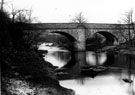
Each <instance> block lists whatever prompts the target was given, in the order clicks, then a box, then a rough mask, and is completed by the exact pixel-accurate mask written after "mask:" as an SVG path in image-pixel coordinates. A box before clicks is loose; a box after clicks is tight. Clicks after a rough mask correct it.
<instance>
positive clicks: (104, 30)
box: [26, 23, 128, 50]
mask: <svg viewBox="0 0 135 95" xmlns="http://www.w3.org/2000/svg"><path fill="white" fill-rule="evenodd" d="M30 26H31V28H30V29H26V30H34V31H38V32H41V35H44V34H45V33H59V34H61V35H64V36H66V37H67V38H69V39H70V40H71V41H74V42H75V48H76V49H77V50H85V49H86V40H87V39H88V38H91V37H92V36H93V35H94V34H95V33H99V34H101V35H103V36H104V37H105V38H106V39H107V40H109V41H112V42H113V43H114V44H118V42H119V40H120V37H119V32H120V31H121V30H122V32H124V31H128V27H127V25H120V24H99V23H85V24H78V23H32V24H30Z"/></svg>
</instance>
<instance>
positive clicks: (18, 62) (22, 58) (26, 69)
mask: <svg viewBox="0 0 135 95" xmlns="http://www.w3.org/2000/svg"><path fill="white" fill-rule="evenodd" d="M1 69H2V70H1V84H2V88H1V94H2V95H74V94H75V92H74V91H73V90H71V89H67V88H64V87H62V86H60V84H59V82H58V80H57V76H56V75H55V73H54V70H55V67H54V66H53V65H52V64H51V63H49V62H46V61H44V59H43V58H41V57H40V55H39V54H38V53H36V52H34V51H15V50H14V51H12V52H11V53H9V54H8V56H2V67H1Z"/></svg>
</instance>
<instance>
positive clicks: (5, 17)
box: [0, 10, 36, 52]
mask: <svg viewBox="0 0 135 95" xmlns="http://www.w3.org/2000/svg"><path fill="white" fill-rule="evenodd" d="M26 12H27V13H26ZM30 21H31V18H30V17H29V14H28V10H16V11H14V12H12V13H11V14H9V13H8V12H5V11H0V51H1V52H2V50H3V49H6V48H10V49H11V48H12V49H16V50H23V49H30V47H31V45H32V39H33V38H34V37H33V36H36V35H35V34H34V33H33V32H28V31H27V32H26V31H24V30H25V29H26V28H28V27H30V25H29V23H30Z"/></svg>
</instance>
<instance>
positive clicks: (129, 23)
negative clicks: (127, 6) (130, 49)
mask: <svg viewBox="0 0 135 95" xmlns="http://www.w3.org/2000/svg"><path fill="white" fill-rule="evenodd" d="M119 23H120V24H121V22H119ZM122 23H123V24H125V25H126V26H125V27H127V30H128V31H127V32H126V31H124V30H122V31H121V29H122V27H124V26H123V25H122V24H121V25H120V34H121V36H122V37H123V38H124V39H125V40H126V41H131V40H132V39H133V38H135V27H134V26H135V23H134V21H133V10H132V9H131V10H129V11H128V12H125V14H124V18H122Z"/></svg>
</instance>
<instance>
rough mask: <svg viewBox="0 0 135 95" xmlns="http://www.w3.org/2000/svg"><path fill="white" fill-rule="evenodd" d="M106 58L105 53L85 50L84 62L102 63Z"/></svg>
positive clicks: (91, 63)
mask: <svg viewBox="0 0 135 95" xmlns="http://www.w3.org/2000/svg"><path fill="white" fill-rule="evenodd" d="M106 60H107V54H106V53H95V52H87V53H86V62H87V63H88V64H90V65H103V64H104V63H105V62H106Z"/></svg>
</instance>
